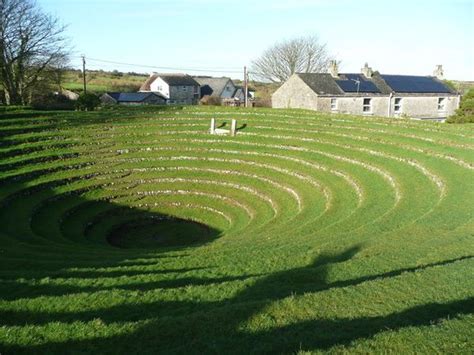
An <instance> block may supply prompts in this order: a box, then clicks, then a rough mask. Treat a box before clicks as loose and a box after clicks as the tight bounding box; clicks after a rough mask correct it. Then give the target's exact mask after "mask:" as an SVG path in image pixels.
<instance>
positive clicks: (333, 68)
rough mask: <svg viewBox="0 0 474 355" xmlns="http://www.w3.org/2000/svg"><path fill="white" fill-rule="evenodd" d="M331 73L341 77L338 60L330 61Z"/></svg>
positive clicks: (333, 75)
mask: <svg viewBox="0 0 474 355" xmlns="http://www.w3.org/2000/svg"><path fill="white" fill-rule="evenodd" d="M329 73H330V74H331V76H332V77H333V78H338V77H339V68H338V65H337V61H336V60H331V61H330V62H329Z"/></svg>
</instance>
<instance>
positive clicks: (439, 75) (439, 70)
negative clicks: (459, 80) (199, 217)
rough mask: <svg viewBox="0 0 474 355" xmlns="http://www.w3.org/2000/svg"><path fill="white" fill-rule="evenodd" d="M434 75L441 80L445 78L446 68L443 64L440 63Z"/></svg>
mask: <svg viewBox="0 0 474 355" xmlns="http://www.w3.org/2000/svg"><path fill="white" fill-rule="evenodd" d="M433 76H435V77H436V78H438V79H439V80H443V79H444V70H443V66H442V65H441V64H438V65H437V66H436V68H435V70H434V72H433Z"/></svg>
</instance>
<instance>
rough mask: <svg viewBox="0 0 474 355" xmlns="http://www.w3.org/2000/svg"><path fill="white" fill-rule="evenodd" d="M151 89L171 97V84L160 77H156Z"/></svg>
mask: <svg viewBox="0 0 474 355" xmlns="http://www.w3.org/2000/svg"><path fill="white" fill-rule="evenodd" d="M150 91H152V92H159V93H160V94H162V95H163V96H164V97H166V98H167V99H169V98H170V87H169V85H168V84H167V83H166V82H165V81H164V80H163V79H161V78H160V77H158V78H156V79H155V80H154V81H153V82H152V83H151V84H150Z"/></svg>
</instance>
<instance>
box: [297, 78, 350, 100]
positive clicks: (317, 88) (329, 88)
mask: <svg viewBox="0 0 474 355" xmlns="http://www.w3.org/2000/svg"><path fill="white" fill-rule="evenodd" d="M296 75H298V77H299V78H300V79H301V80H303V81H304V82H305V83H306V85H308V86H309V87H310V88H311V90H313V91H314V92H315V93H317V94H323V95H324V94H330V95H341V94H343V93H344V91H342V89H341V88H340V87H339V86H338V85H337V84H336V81H335V80H334V78H333V77H332V76H331V74H326V73H299V74H296Z"/></svg>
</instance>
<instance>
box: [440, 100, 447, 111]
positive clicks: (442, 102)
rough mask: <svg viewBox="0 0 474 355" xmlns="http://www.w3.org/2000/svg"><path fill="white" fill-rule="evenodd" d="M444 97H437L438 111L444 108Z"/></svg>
mask: <svg viewBox="0 0 474 355" xmlns="http://www.w3.org/2000/svg"><path fill="white" fill-rule="evenodd" d="M445 100H446V99H445V98H444V97H440V98H438V111H444V109H445Z"/></svg>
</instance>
